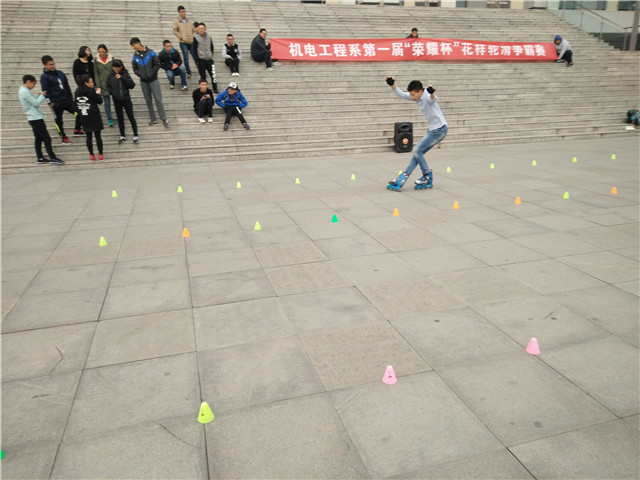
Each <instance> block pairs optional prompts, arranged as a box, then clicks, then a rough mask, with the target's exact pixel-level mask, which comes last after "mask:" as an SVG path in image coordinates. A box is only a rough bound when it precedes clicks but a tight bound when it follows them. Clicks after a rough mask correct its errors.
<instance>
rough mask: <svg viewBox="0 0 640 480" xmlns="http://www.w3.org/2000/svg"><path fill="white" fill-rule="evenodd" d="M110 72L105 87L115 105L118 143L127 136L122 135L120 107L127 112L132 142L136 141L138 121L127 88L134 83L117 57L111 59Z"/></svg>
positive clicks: (122, 124)
mask: <svg viewBox="0 0 640 480" xmlns="http://www.w3.org/2000/svg"><path fill="white" fill-rule="evenodd" d="M111 69H112V72H111V73H110V74H109V76H108V77H107V88H108V89H109V94H110V95H111V96H112V97H113V103H114V105H115V107H116V116H117V117H118V128H119V129H120V139H119V140H118V143H122V142H125V141H126V140H127V137H125V135H124V115H123V113H122V109H123V108H124V111H125V112H127V118H129V123H131V128H132V129H133V143H138V123H137V122H136V119H135V117H134V116H133V104H132V103H131V95H130V94H129V90H131V89H133V88H134V87H135V86H136V84H135V83H134V81H133V79H132V78H131V76H130V75H129V72H127V69H126V68H124V64H123V63H122V60H118V59H117V58H116V59H115V60H113V64H112V66H111Z"/></svg>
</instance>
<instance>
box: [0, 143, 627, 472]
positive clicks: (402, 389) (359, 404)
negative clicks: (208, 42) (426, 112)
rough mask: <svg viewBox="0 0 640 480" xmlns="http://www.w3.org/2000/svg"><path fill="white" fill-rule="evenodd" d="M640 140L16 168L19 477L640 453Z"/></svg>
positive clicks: (391, 466)
mask: <svg viewBox="0 0 640 480" xmlns="http://www.w3.org/2000/svg"><path fill="white" fill-rule="evenodd" d="M638 153H639V148H638V138H637V136H631V137H624V138H614V139H606V140H590V141H580V142H562V143H546V144H540V143H538V144H525V145H499V146H495V147H483V148H477V147H475V148H468V149H465V148H463V149H460V148H457V149H453V148H450V149H446V148H445V149H442V150H436V151H432V152H430V153H429V155H428V159H429V160H430V162H431V165H432V167H433V169H434V172H435V185H436V187H435V188H434V189H433V190H431V191H414V190H413V189H412V188H410V186H408V188H406V189H405V190H403V191H402V192H401V193H394V192H389V191H387V190H385V185H386V182H387V180H388V179H390V178H392V177H393V176H395V174H396V173H397V172H398V170H399V169H400V168H403V167H404V166H405V164H406V162H407V160H408V155H398V154H395V153H390V154H385V155H382V154H379V155H351V156H344V157H327V158H304V159H284V160H268V161H267V160H265V161H262V162H254V161H252V162H246V163H235V162H233V163H232V162H230V163H213V164H197V165H175V166H159V167H144V168H114V169H98V170H95V171H91V170H82V171H67V172H65V170H64V167H61V168H60V169H59V171H56V172H46V173H45V172H41V173H36V174H24V175H10V176H5V177H4V178H3V179H2V200H3V204H2V260H3V261H2V313H3V323H2V382H3V383H2V449H3V451H4V452H5V457H4V459H3V460H2V462H1V463H0V465H1V467H2V478H181V479H182V478H184V479H192V478H194V479H195V478H523V479H524V478H565V479H566V478H624V479H632V478H638V475H639V471H638V450H639V445H638V436H639V431H638V429H639V427H638V423H639V422H638V418H639V415H638V414H639V407H638V343H639V342H638V289H639V284H638V243H639V237H638V185H639V182H638ZM612 154H616V159H615V160H614V159H611V155H612ZM574 156H575V157H577V162H576V163H574V162H573V161H572V159H573V157H574ZM534 160H535V161H536V162H537V166H532V162H533V161H534ZM491 163H493V164H494V166H495V168H494V169H491V168H490V164H491ZM447 167H450V169H451V171H450V172H449V173H447V171H446V169H447ZM352 174H355V180H351V176H352ZM296 178H299V179H300V184H296V183H295V179H296ZM415 178H416V177H415V175H414V177H413V178H411V181H412V180H413V179H415ZM238 182H240V184H241V188H237V183H238ZM179 185H180V186H182V187H183V190H184V192H183V193H177V191H176V190H177V188H178V186H179ZM612 187H616V188H617V191H618V193H617V195H613V194H611V193H610V192H611V189H612ZM113 190H115V191H116V192H117V197H113V196H112V191H113ZM565 192H568V194H569V198H568V199H564V198H563V195H564V194H565ZM516 197H520V199H521V200H522V204H521V205H516V204H514V201H515V199H516ZM456 201H457V202H458V203H459V205H460V208H459V209H457V210H456V209H453V208H452V207H453V204H454V202H456ZM396 208H397V209H398V212H399V216H394V215H392V212H393V211H394V209H396ZM333 215H336V218H337V219H338V221H337V222H332V221H331V219H332V216H333ZM256 222H260V225H261V227H262V229H261V230H255V224H256ZM184 228H187V229H188V230H189V232H190V234H191V236H190V237H188V238H183V236H182V234H183V229H184ZM100 237H104V238H105V239H106V241H107V243H108V245H107V246H99V239H100ZM531 337H536V338H537V339H538V341H539V344H540V347H541V350H542V353H541V355H539V356H533V355H529V354H528V353H526V352H525V347H526V346H527V343H528V342H529V340H530V339H531ZM387 365H392V366H393V367H394V369H395V372H396V374H397V376H398V382H397V384H395V385H386V384H384V383H382V382H381V378H382V375H383V373H384V371H385V367H386V366H387ZM201 401H207V402H208V403H209V405H210V406H211V407H212V410H213V412H214V414H215V419H214V421H213V422H212V423H209V424H206V425H204V426H203V425H201V424H199V423H198V422H197V416H198V409H199V406H200V402H201Z"/></svg>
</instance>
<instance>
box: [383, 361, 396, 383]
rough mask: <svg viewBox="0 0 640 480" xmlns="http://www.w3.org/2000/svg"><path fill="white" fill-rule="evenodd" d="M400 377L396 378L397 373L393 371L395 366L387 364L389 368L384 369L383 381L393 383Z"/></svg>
mask: <svg viewBox="0 0 640 480" xmlns="http://www.w3.org/2000/svg"><path fill="white" fill-rule="evenodd" d="M397 381H398V379H397V378H396V373H395V372H394V371H393V367H392V366H391V365H388V366H387V369H386V370H385V371H384V375H383V376H382V382H383V383H386V384H387V385H393V384H394V383H397Z"/></svg>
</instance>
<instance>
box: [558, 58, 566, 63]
mask: <svg viewBox="0 0 640 480" xmlns="http://www.w3.org/2000/svg"><path fill="white" fill-rule="evenodd" d="M556 63H564V58H559V59H558V60H556Z"/></svg>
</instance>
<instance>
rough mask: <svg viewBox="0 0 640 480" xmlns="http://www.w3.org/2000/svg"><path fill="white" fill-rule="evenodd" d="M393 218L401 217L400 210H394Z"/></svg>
mask: <svg viewBox="0 0 640 480" xmlns="http://www.w3.org/2000/svg"><path fill="white" fill-rule="evenodd" d="M393 216H394V217H399V216H400V212H399V211H398V209H397V208H394V209H393Z"/></svg>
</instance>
